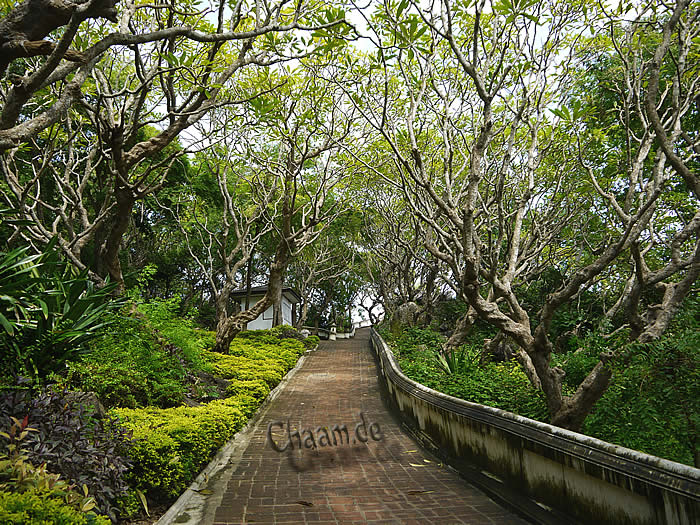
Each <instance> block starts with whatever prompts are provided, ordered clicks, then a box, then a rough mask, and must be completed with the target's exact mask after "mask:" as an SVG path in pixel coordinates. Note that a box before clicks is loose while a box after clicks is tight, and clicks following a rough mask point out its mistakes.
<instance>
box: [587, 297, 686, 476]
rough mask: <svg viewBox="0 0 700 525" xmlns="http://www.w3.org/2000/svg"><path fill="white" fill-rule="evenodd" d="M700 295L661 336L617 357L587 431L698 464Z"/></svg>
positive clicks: (635, 346) (681, 460) (605, 438)
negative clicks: (611, 381)
mask: <svg viewBox="0 0 700 525" xmlns="http://www.w3.org/2000/svg"><path fill="white" fill-rule="evenodd" d="M699 314H700V301H698V300H697V299H695V300H688V301H686V304H685V308H684V310H683V311H682V312H681V314H680V315H679V317H678V318H677V319H676V320H675V321H674V322H673V325H672V327H671V328H670V330H669V331H668V333H667V334H666V335H665V336H664V337H662V338H661V339H659V340H657V341H654V342H651V343H647V344H634V345H631V348H630V349H629V357H624V356H623V357H621V358H620V359H619V361H618V362H617V363H614V367H615V375H614V376H613V383H612V385H611V386H610V388H609V389H608V391H607V392H606V393H605V394H604V395H603V397H602V398H601V400H600V401H598V403H597V404H596V406H595V407H594V410H593V411H592V412H591V414H590V415H589V416H588V418H587V419H586V421H585V422H584V425H583V431H584V432H586V433H587V434H589V435H591V436H594V437H597V438H600V439H604V440H606V441H610V442H612V443H617V444H619V445H622V446H625V447H628V448H632V449H635V450H641V451H643V452H646V453H648V454H653V455H655V456H660V457H664V458H667V459H671V460H673V461H678V462H680V463H686V464H688V465H695V466H696V467H697V466H698V464H697V463H696V457H698V456H700V454H698V450H697V447H698V446H700V443H699V442H698V435H697V429H698V428H700V330H699V329H698V320H700V315H699Z"/></svg>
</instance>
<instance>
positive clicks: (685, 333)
mask: <svg viewBox="0 0 700 525" xmlns="http://www.w3.org/2000/svg"><path fill="white" fill-rule="evenodd" d="M698 312H699V310H698V302H697V300H694V301H690V302H689V304H688V305H687V307H686V308H685V310H684V312H683V315H681V316H680V317H679V319H678V320H677V322H676V323H674V326H673V329H672V330H671V331H670V333H669V334H668V335H667V336H666V337H664V338H663V339H661V340H659V341H656V342H653V343H648V344H644V345H633V347H632V348H629V350H628V354H627V357H625V358H620V359H619V361H618V362H617V363H616V365H615V375H614V379H613V383H612V386H611V388H610V389H609V390H608V391H607V392H606V394H605V395H604V396H603V398H602V399H601V400H600V401H599V402H598V404H597V405H596V408H595V409H594V411H593V412H592V413H591V414H590V415H589V416H588V418H587V419H586V421H585V423H584V426H583V432H584V433H585V434H587V435H590V436H593V437H597V438H599V439H602V440H604V441H608V442H611V443H615V444H618V445H622V446H624V447H627V448H631V449H634V450H640V451H642V452H646V453H648V454H652V455H656V456H659V457H663V458H666V459H670V460H673V461H678V462H680V463H686V464H689V465H694V464H695V465H696V464H697V457H696V455H697V449H698V435H697V428H698V425H699V424H700V421H699V420H698V414H700V377H698V371H699V370H700V335H699V334H700V316H698ZM383 335H384V337H385V338H386V340H387V342H389V343H390V345H391V346H392V348H393V349H394V351H395V352H396V355H397V358H398V361H399V364H400V366H401V368H402V370H403V372H404V373H405V374H406V375H407V376H408V377H410V378H411V379H413V380H414V381H417V382H419V383H422V384H424V385H426V386H428V387H430V388H433V389H435V390H438V391H440V392H444V393H446V394H449V395H452V396H455V397H459V398H462V399H465V400H467V401H472V402H475V403H480V404H484V405H488V406H493V407H496V408H501V409H503V410H508V411H510V412H514V413H516V414H520V415H522V416H525V417H529V418H532V419H535V420H538V421H543V422H547V407H546V403H545V402H544V398H543V393H542V392H541V391H539V390H536V389H534V388H533V387H532V385H531V384H530V382H529V380H528V378H527V376H526V375H525V374H524V373H523V370H522V368H521V366H520V364H519V363H518V362H517V361H516V360H510V361H506V362H496V361H494V360H493V359H492V357H491V356H485V355H484V351H483V346H482V343H483V336H481V335H479V334H478V333H477V334H475V335H474V336H473V337H472V338H471V339H470V341H469V342H468V343H467V344H465V345H463V346H462V347H460V348H459V349H457V350H456V351H455V352H454V354H455V357H454V360H453V361H452V362H449V361H450V359H449V356H448V357H446V356H445V355H444V352H443V349H444V336H441V335H440V334H439V333H437V332H435V331H433V330H431V329H421V328H406V329H404V330H402V331H401V332H400V333H398V334H392V333H391V332H390V331H388V330H384V331H383ZM571 344H575V345H576V349H575V350H569V351H565V352H562V353H558V354H556V355H555V357H554V359H555V362H556V364H557V365H559V366H561V368H562V369H563V370H564V371H565V373H566V376H565V378H564V381H565V388H566V389H569V390H571V391H572V390H573V389H575V388H576V387H577V386H578V384H579V383H580V381H581V380H582V378H583V377H585V376H586V375H587V374H588V373H589V372H590V370H591V369H592V368H593V367H594V366H595V364H596V363H597V362H598V355H599V353H600V352H601V351H602V350H604V349H605V348H606V345H607V344H609V342H607V341H604V340H602V339H601V338H600V337H598V336H595V335H593V334H590V335H589V336H587V337H584V338H581V339H577V340H575V341H573V342H572V343H571ZM485 357H486V359H485Z"/></svg>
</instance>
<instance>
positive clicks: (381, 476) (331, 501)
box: [203, 329, 525, 525]
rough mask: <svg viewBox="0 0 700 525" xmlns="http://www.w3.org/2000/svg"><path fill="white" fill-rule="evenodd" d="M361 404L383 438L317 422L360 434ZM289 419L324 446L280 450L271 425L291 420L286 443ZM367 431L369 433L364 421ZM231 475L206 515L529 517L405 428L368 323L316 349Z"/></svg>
mask: <svg viewBox="0 0 700 525" xmlns="http://www.w3.org/2000/svg"><path fill="white" fill-rule="evenodd" d="M360 412H362V413H363V414H364V416H365V418H366V426H365V428H367V427H368V426H369V425H370V423H376V425H375V426H373V430H374V437H375V438H381V439H379V440H374V439H372V437H371V436H367V439H368V442H367V443H363V442H361V441H358V440H357V439H355V443H354V444H352V443H351V444H350V445H348V444H344V445H340V444H338V445H337V446H325V445H326V440H325V435H324V431H323V430H318V431H317V430H316V429H317V428H318V427H328V428H329V429H332V426H333V425H339V426H341V425H343V424H345V425H346V426H347V428H348V435H349V437H350V440H351V441H352V440H353V437H355V426H356V424H357V422H359V421H360V416H359V413H360ZM287 419H289V422H290V423H289V426H290V427H291V428H290V432H291V433H293V432H294V431H295V430H302V432H300V433H301V436H300V437H301V438H302V439H304V440H308V441H307V443H308V444H309V445H311V441H310V439H311V438H310V437H309V433H304V432H303V429H304V428H308V429H310V430H311V431H312V432H313V435H314V440H315V441H316V442H317V445H319V446H317V448H316V449H310V448H302V449H301V450H300V449H299V447H298V445H299V442H298V439H297V438H296V437H294V436H293V437H292V442H293V445H294V448H295V450H294V451H290V450H289V449H287V450H286V451H284V452H283V453H279V452H277V451H275V450H273V448H272V446H271V445H270V444H269V443H268V441H267V430H268V424H269V423H270V422H276V421H284V429H283V428H280V427H279V426H274V427H273V438H274V440H275V443H277V445H278V447H280V448H282V447H283V446H284V445H285V443H286V442H287V438H288V434H287V423H286V421H287ZM377 426H378V427H379V428H378V429H377ZM377 430H379V431H380V434H378V433H377ZM359 432H360V434H359V435H360V436H361V437H363V438H364V437H365V434H364V432H363V428H362V427H360V429H359ZM336 435H337V434H336ZM329 437H331V439H330V441H331V442H332V436H329ZM321 443H323V445H324V446H320V444H321ZM230 468H231V469H233V468H234V467H230ZM226 479H227V480H228V482H227V486H226V488H225V489H224V490H223V491H222V490H221V489H220V490H219V492H220V494H219V497H218V498H215V499H217V500H218V499H220V501H211V500H210V502H209V503H208V508H207V512H206V514H207V516H206V519H204V521H203V523H214V524H217V525H223V524H232V523H274V524H277V523H299V524H301V523H304V524H305V523H319V524H331V523H333V524H354V523H373V524H374V523H376V524H379V523H404V524H411V523H416V524H423V523H440V524H453V523H472V524H481V523H493V524H521V523H525V522H524V521H523V520H521V519H520V518H518V517H517V516H516V515H514V514H512V513H511V512H509V511H508V510H506V509H504V508H503V507H501V506H499V505H498V504H496V503H495V502H494V501H492V500H491V499H489V498H488V497H487V496H486V495H485V494H484V493H482V492H481V491H479V490H478V489H476V488H474V487H473V486H471V485H469V484H468V483H467V482H465V481H464V480H463V479H462V478H460V477H459V475H457V474H456V473H454V472H453V471H451V470H449V469H448V468H446V467H444V466H443V465H442V464H441V463H440V462H439V460H437V459H435V458H434V457H433V456H431V455H429V454H428V453H426V452H424V451H422V450H421V449H420V448H419V446H418V445H417V444H416V443H415V441H413V440H412V439H411V438H410V437H409V436H408V435H407V434H405V433H404V432H403V431H402V430H401V428H400V426H399V425H398V424H397V422H396V420H395V419H394V418H393V416H392V415H391V414H390V413H389V412H388V411H387V409H386V407H385V406H384V403H383V401H382V400H381V397H380V393H379V386H378V380H377V370H376V366H375V362H374V358H373V356H372V354H371V350H370V348H369V330H368V329H363V330H359V331H358V332H357V335H356V337H355V338H354V339H342V340H338V341H324V342H322V343H321V345H320V347H319V349H318V350H317V351H316V352H313V353H311V354H309V355H308V358H307V361H306V362H305V363H304V365H303V366H302V368H301V369H300V370H298V371H297V373H296V375H295V376H294V377H293V378H292V379H291V381H290V382H289V384H287V386H286V387H285V389H284V390H283V391H282V392H281V394H280V395H279V396H278V397H277V398H276V399H275V400H274V401H273V402H272V403H271V404H270V405H269V407H268V410H267V412H266V413H265V414H264V416H263V417H262V418H261V420H260V421H259V423H258V425H257V426H256V427H255V428H254V430H253V433H252V437H251V439H250V442H249V444H248V446H247V448H246V449H245V451H244V452H243V454H242V456H240V461H239V462H238V463H237V465H236V466H235V470H234V471H233V472H229V473H228V475H226V476H224V477H222V478H221V480H219V481H220V482H221V483H226Z"/></svg>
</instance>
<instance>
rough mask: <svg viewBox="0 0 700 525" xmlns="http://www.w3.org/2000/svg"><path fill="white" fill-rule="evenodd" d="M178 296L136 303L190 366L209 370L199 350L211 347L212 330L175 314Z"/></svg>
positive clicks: (178, 300)
mask: <svg viewBox="0 0 700 525" xmlns="http://www.w3.org/2000/svg"><path fill="white" fill-rule="evenodd" d="M179 303H180V298H179V297H174V298H171V299H153V300H151V301H149V302H147V303H141V304H139V305H138V309H139V311H141V312H142V313H143V314H145V316H146V318H147V319H148V322H149V323H150V325H151V326H152V327H153V328H155V329H156V330H157V331H158V332H159V333H160V334H162V335H163V336H164V337H165V338H166V339H167V340H168V342H169V343H170V344H173V345H175V346H176V347H178V348H179V349H181V350H182V354H183V356H184V358H185V359H186V360H187V362H188V363H189V365H190V366H192V367H193V368H195V369H197V370H206V371H209V370H208V369H207V367H206V362H205V361H203V360H202V358H201V351H202V350H205V349H209V348H213V346H214V342H215V335H214V332H211V331H207V330H201V329H198V328H196V327H195V325H194V323H193V321H192V320H190V319H184V318H182V317H178V316H177V311H178V309H179Z"/></svg>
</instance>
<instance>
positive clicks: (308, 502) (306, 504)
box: [294, 499, 314, 507]
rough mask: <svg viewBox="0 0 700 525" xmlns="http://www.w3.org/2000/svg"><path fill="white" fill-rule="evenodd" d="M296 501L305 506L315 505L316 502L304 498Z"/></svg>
mask: <svg viewBox="0 0 700 525" xmlns="http://www.w3.org/2000/svg"><path fill="white" fill-rule="evenodd" d="M294 503H298V504H299V505H304V507H313V506H314V504H313V503H311V502H310V501H304V500H303V499H300V500H299V501H295V502H294Z"/></svg>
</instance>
